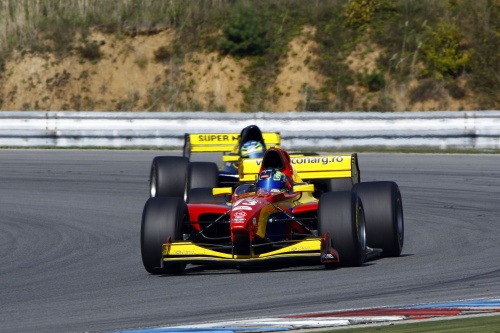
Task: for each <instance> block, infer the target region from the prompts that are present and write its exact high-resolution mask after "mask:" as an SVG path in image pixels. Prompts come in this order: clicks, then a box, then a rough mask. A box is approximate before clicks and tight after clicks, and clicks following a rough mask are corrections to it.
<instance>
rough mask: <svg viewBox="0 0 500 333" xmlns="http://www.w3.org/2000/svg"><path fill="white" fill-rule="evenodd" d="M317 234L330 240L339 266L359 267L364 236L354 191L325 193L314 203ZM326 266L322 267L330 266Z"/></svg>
mask: <svg viewBox="0 0 500 333" xmlns="http://www.w3.org/2000/svg"><path fill="white" fill-rule="evenodd" d="M318 232H319V235H320V236H323V235H324V234H325V233H326V232H328V235H329V237H330V242H331V244H330V246H331V247H332V248H334V249H335V250H337V252H338V254H339V259H340V265H341V266H350V267H357V266H361V264H363V262H364V261H365V256H366V233H365V217H364V211H363V205H362V203H361V200H360V198H359V196H358V195H357V194H356V193H355V192H351V191H344V192H328V193H325V194H323V195H322V196H321V199H320V200H319V203H318ZM332 266H333V265H332V264H327V265H326V267H327V268H330V267H332Z"/></svg>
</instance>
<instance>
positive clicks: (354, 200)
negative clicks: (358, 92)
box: [141, 148, 404, 274]
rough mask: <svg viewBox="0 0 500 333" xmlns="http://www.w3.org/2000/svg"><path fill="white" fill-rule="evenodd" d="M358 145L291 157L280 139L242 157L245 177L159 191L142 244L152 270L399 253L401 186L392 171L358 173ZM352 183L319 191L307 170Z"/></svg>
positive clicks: (328, 261)
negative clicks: (387, 177)
mask: <svg viewBox="0 0 500 333" xmlns="http://www.w3.org/2000/svg"><path fill="white" fill-rule="evenodd" d="M353 158H354V155H325V156H309V157H296V158H291V157H290V155H289V154H288V153H287V152H286V151H285V150H282V149H279V148H271V149H268V150H266V152H265V154H264V156H263V158H261V159H244V160H242V161H240V163H239V186H237V187H236V188H234V187H218V188H217V187H216V188H194V189H192V190H191V192H193V194H196V195H193V196H192V201H191V202H189V203H186V202H185V201H184V200H182V198H173V197H169V198H167V197H152V198H149V200H148V201H147V202H146V204H145V206H144V211H143V216H142V223H141V253H142V261H143V264H144V267H145V269H146V271H147V272H149V273H151V274H181V273H182V272H183V271H184V269H185V267H186V265H188V264H192V265H231V266H235V267H236V268H240V269H244V268H246V267H248V266H252V265H253V266H259V267H261V266H267V265H274V266H271V267H276V265H290V264H301V265H302V264H310V263H312V264H316V265H318V264H322V265H324V266H325V267H326V268H332V267H338V266H360V265H362V264H363V262H365V260H368V259H371V258H373V257H376V256H385V257H397V256H399V255H400V253H401V251H402V248H403V242H404V219H403V205H402V199H401V193H400V190H399V187H398V185H397V184H396V183H395V182H392V181H376V182H358V181H357V180H358V179H359V171H358V170H357V169H356V167H354V163H353ZM346 176H348V177H350V178H351V179H352V181H353V182H354V185H353V187H352V189H351V190H348V191H334V192H327V193H324V194H323V195H322V196H321V197H320V198H319V199H318V198H316V197H315V196H314V195H313V192H314V185H313V184H309V183H307V182H304V181H303V178H302V177H304V178H308V179H343V178H345V177H346Z"/></svg>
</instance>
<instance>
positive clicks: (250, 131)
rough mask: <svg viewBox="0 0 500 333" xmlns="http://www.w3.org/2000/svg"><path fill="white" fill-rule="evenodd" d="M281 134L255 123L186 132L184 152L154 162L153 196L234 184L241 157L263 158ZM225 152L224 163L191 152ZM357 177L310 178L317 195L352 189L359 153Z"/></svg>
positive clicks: (277, 144)
mask: <svg viewBox="0 0 500 333" xmlns="http://www.w3.org/2000/svg"><path fill="white" fill-rule="evenodd" d="M280 144H281V136H280V134H279V133H278V132H264V133H262V132H261V130H260V129H259V127H257V126H256V125H250V126H247V127H245V128H244V129H243V130H242V131H241V133H240V134H238V133H223V134H220V133H219V134H218V133H209V134H206V133H205V134H185V140H184V147H183V156H182V157H180V156H157V157H155V158H154V159H153V161H152V163H151V170H150V197H162V196H163V197H179V198H184V200H186V201H189V200H190V199H189V193H190V190H191V189H192V188H200V187H218V186H223V187H224V186H235V185H237V184H238V181H239V172H238V168H239V163H240V161H241V160H242V159H247V158H262V156H263V155H264V151H265V150H266V149H267V148H279V147H280ZM200 152H211V153H216V152H222V153H224V155H223V156H222V161H223V162H224V165H223V167H221V168H218V166H217V164H216V163H212V162H190V161H189V158H190V156H191V153H200ZM291 156H292V157H297V158H299V157H306V156H316V155H315V154H311V153H309V154H303V153H293V154H291ZM351 161H352V170H353V172H354V175H355V176H356V177H354V178H352V177H350V176H346V177H337V178H332V179H329V178H323V179H318V178H309V177H307V175H304V177H303V178H304V180H305V181H308V182H310V183H312V184H314V188H315V190H314V195H315V196H316V197H319V196H320V195H321V194H322V193H325V192H331V191H339V190H350V189H351V188H352V186H353V184H354V183H356V182H359V167H358V161H357V155H353V156H352V158H351Z"/></svg>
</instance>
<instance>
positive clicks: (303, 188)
mask: <svg viewBox="0 0 500 333" xmlns="http://www.w3.org/2000/svg"><path fill="white" fill-rule="evenodd" d="M293 191H294V192H314V184H303V185H295V186H294V187H293Z"/></svg>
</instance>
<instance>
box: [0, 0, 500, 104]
mask: <svg viewBox="0 0 500 333" xmlns="http://www.w3.org/2000/svg"><path fill="white" fill-rule="evenodd" d="M2 1H3V2H2V3H6V4H7V5H6V6H3V5H0V23H1V25H2V26H5V27H6V28H7V29H6V30H5V31H4V32H3V33H0V42H4V43H3V45H0V110H74V111H84V110H92V111H94V110H95V111H114V110H117V111H183V110H189V111H198V110H202V111H222V112H254V111H263V110H266V111H275V112H287V111H353V110H354V111H358V110H361V111H427V110H481V109H488V108H490V109H491V108H495V109H500V23H499V22H500V18H499V17H498V15H499V13H500V2H499V1H497V0H478V1H475V2H473V3H471V2H468V1H466V0H453V1H452V0H449V1H442V2H435V1H432V0H422V1H420V2H407V1H402V0H395V1H389V0H350V1H347V0H345V1H316V2H314V3H313V4H311V5H306V4H305V3H304V2H302V1H296V0H290V2H285V3H283V2H282V1H279V0H269V1H261V0H255V1H244V0H241V1H237V2H232V1H229V0H217V1H200V2H191V3H189V5H185V3H184V4H183V3H182V1H179V0H172V1H170V2H168V3H167V2H163V1H155V0H152V1H149V0H148V1H129V0H127V1H125V2H123V3H121V2H120V4H119V5H117V4H116V3H114V2H113V1H111V2H109V1H102V2H101V1H96V0H78V1H72V2H67V3H66V2H65V1H67V0H60V1H53V0H40V1H38V2H36V3H35V2H31V1H29V0H2ZM101 6H102V7H106V8H107V7H109V6H111V7H109V8H108V10H110V9H111V8H113V6H117V7H118V8H116V10H115V11H114V14H113V15H112V16H109V17H107V16H105V15H104V16H102V14H101V12H102V10H101V8H100V7H101ZM6 8H9V15H6V12H4V10H5V9H6ZM256 8H259V10H257V9H256ZM49 9H50V10H49ZM120 10H121V12H120ZM141 10H142V11H141ZM104 12H105V11H104ZM464 13H471V15H470V17H469V16H465V15H464ZM98 14H100V15H101V16H99V15H98ZM148 15H149V16H148ZM68 17H69V18H71V21H68V19H67V18H68ZM26 18H30V20H29V21H26ZM132 21H133V22H135V24H131V23H130V22H132ZM153 21H155V22H156V23H155V24H152V23H151V22H153ZM477 22H481V25H478V24H477ZM66 27H67V31H64V29H65V28H66ZM9 31H11V32H15V33H14V34H13V35H12V36H13V37H16V38H17V39H16V38H10V39H9V38H7V36H8V34H9ZM12 36H11V37H12ZM2 38H3V39H2ZM482 41H486V42H482ZM7 42H8V43H7ZM5 45H9V47H4V46H5Z"/></svg>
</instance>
